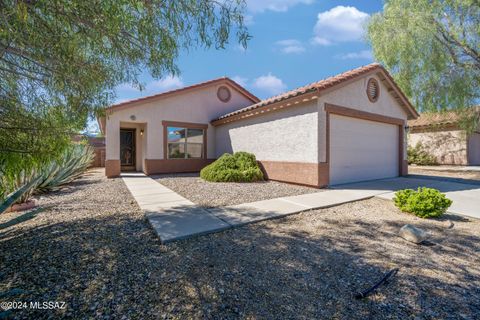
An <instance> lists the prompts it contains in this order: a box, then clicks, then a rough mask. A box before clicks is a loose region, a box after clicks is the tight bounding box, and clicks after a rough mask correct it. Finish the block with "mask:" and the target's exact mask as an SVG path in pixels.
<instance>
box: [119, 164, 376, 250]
mask: <svg viewBox="0 0 480 320" xmlns="http://www.w3.org/2000/svg"><path fill="white" fill-rule="evenodd" d="M122 178H123V181H124V182H125V184H126V186H127V188H128V189H129V190H130V193H131V194H132V195H133V197H134V198H135V200H136V201H137V203H138V205H139V206H140V208H141V209H142V210H143V211H144V212H145V215H146V216H147V218H148V220H149V222H150V224H151V225H152V226H153V228H154V229H155V231H156V232H157V234H158V236H159V237H160V239H161V241H162V242H163V243H167V242H170V241H174V240H180V239H184V238H188V237H192V236H195V235H200V234H207V233H212V232H217V231H221V230H225V229H228V228H233V227H237V226H241V225H244V224H247V223H252V222H258V221H262V220H266V219H273V218H280V217H284V216H287V215H290V214H294V213H298V212H301V211H305V210H310V209H318V208H325V207H331V206H335V205H339V204H342V203H347V202H352V201H358V200H362V199H368V198H371V197H373V196H374V195H376V194H377V191H370V190H366V191H365V190H329V191H322V192H318V193H310V194H304V195H299V196H292V197H283V198H277V199H271V200H264V201H257V202H251V203H245V204H240V205H234V206H227V207H222V208H212V209H205V208H202V207H199V206H196V205H195V204H194V203H193V202H191V201H189V200H187V199H185V198H184V197H182V196H180V195H179V194H177V193H175V192H174V191H172V190H170V189H168V188H167V187H165V186H163V185H161V184H160V183H158V182H156V181H155V180H153V179H151V178H149V177H147V176H146V175H144V174H143V173H122Z"/></svg>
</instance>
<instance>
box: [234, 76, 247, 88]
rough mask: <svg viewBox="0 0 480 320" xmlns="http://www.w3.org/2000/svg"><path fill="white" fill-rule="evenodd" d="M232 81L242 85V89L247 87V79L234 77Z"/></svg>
mask: <svg viewBox="0 0 480 320" xmlns="http://www.w3.org/2000/svg"><path fill="white" fill-rule="evenodd" d="M232 80H233V81H235V82H236V83H238V84H239V85H241V86H242V87H245V86H246V85H247V81H248V79H247V78H244V77H241V76H234V77H232Z"/></svg>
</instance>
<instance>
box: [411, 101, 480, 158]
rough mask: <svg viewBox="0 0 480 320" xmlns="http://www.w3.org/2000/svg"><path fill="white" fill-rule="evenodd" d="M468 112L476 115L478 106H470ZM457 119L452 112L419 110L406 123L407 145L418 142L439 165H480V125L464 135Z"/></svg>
mask: <svg viewBox="0 0 480 320" xmlns="http://www.w3.org/2000/svg"><path fill="white" fill-rule="evenodd" d="M472 111H473V112H476V113H477V114H478V113H479V112H480V108H479V107H475V108H472ZM461 118H462V117H461V115H460V114H459V113H457V112H453V111H448V112H441V113H423V114H422V115H421V116H420V117H419V118H418V119H416V120H411V121H409V122H408V125H409V128H410V129H409V140H408V144H409V146H411V147H415V146H416V145H417V143H421V144H422V146H423V147H424V149H425V150H426V151H427V152H428V153H430V154H431V155H433V156H434V157H435V158H436V159H437V162H438V163H439V164H454V165H480V124H479V126H478V127H477V130H475V131H474V132H473V133H471V134H469V135H467V133H466V131H465V130H463V129H462V128H461V127H460V121H461Z"/></svg>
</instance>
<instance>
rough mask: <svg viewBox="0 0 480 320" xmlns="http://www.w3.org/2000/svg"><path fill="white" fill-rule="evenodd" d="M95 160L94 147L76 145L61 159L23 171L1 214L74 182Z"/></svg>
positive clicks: (2, 206) (1, 205) (6, 199)
mask: <svg viewBox="0 0 480 320" xmlns="http://www.w3.org/2000/svg"><path fill="white" fill-rule="evenodd" d="M93 158H94V152H93V148H92V147H90V146H88V145H84V144H75V145H73V146H72V147H71V148H69V149H67V150H66V151H65V153H64V154H63V156H62V157H61V158H60V159H58V160H54V161H52V162H50V163H48V164H46V165H43V166H41V167H39V168H36V169H34V170H31V171H23V172H22V173H21V174H20V175H19V177H18V178H17V181H16V185H15V188H14V191H13V192H11V193H10V194H9V195H7V196H6V198H5V199H4V201H3V203H2V204H0V213H2V212H4V211H5V210H7V209H8V208H9V207H10V206H11V205H12V204H15V203H22V202H25V201H26V200H28V198H30V197H31V196H32V194H34V193H43V192H48V191H53V190H56V189H58V188H59V187H60V186H62V185H64V184H67V183H69V182H72V181H73V180H74V179H76V178H78V177H79V176H80V175H81V174H82V173H83V172H85V170H87V168H88V167H89V166H90V164H91V163H92V161H93Z"/></svg>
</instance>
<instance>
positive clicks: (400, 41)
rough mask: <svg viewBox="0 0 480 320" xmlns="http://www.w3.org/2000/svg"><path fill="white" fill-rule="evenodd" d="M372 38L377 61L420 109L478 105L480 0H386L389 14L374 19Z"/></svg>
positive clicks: (378, 15)
mask: <svg viewBox="0 0 480 320" xmlns="http://www.w3.org/2000/svg"><path fill="white" fill-rule="evenodd" d="M367 36H368V40H369V41H370V43H371V45H372V47H373V53H374V56H375V58H376V59H377V60H378V61H380V62H381V63H382V64H384V65H385V67H386V68H387V69H389V70H390V71H391V72H392V74H393V76H394V78H395V80H396V81H397V82H398V84H399V86H400V87H401V88H402V90H403V91H404V92H405V93H406V95H407V96H408V97H409V98H410V99H411V101H412V102H413V104H414V105H415V106H416V107H417V109H418V110H419V111H422V112H424V111H442V110H447V109H460V110H462V109H464V108H466V107H470V106H472V105H474V104H476V103H478V101H479V98H480V2H479V1H478V0H386V1H385V6H384V10H383V11H382V12H380V13H377V14H375V15H373V16H372V18H371V20H370V22H369V24H368V35H367ZM469 114H471V113H469Z"/></svg>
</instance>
